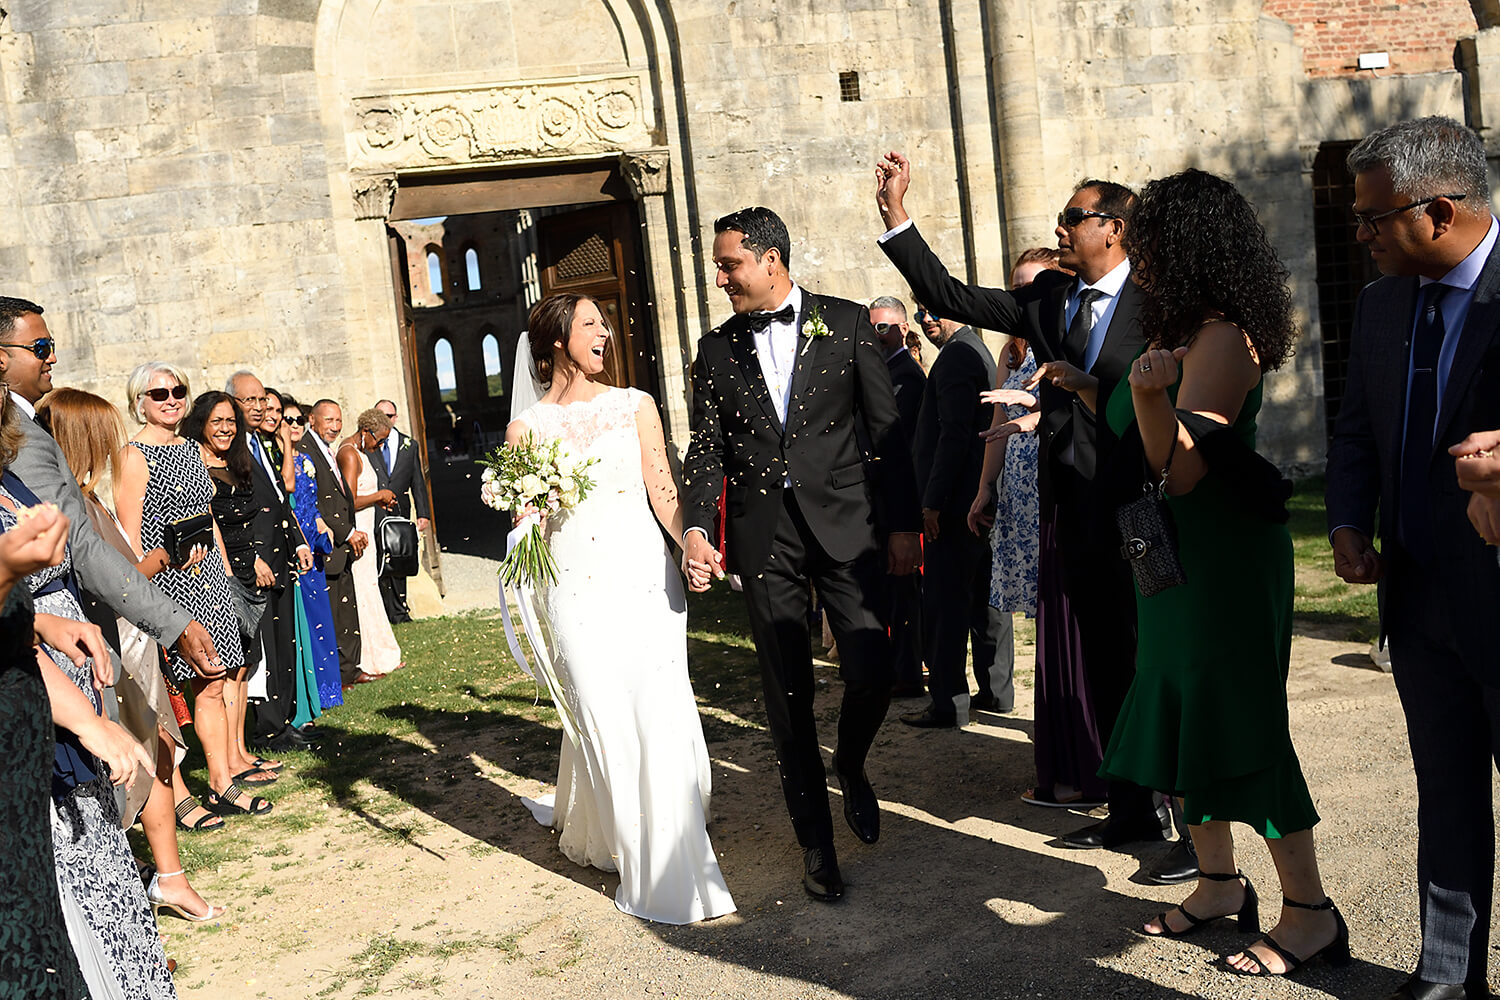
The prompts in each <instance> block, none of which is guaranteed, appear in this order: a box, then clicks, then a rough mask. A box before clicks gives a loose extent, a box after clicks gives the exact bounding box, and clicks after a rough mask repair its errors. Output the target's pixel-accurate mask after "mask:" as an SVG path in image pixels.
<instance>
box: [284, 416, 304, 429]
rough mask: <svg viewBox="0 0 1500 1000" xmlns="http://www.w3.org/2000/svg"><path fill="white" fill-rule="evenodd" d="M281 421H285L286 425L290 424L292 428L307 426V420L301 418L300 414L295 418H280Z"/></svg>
mask: <svg viewBox="0 0 1500 1000" xmlns="http://www.w3.org/2000/svg"><path fill="white" fill-rule="evenodd" d="M282 419H283V420H285V421H286V422H287V423H289V424H291V425H292V426H293V427H306V426H307V418H306V417H304V416H302V415H301V414H298V415H297V416H295V417H282Z"/></svg>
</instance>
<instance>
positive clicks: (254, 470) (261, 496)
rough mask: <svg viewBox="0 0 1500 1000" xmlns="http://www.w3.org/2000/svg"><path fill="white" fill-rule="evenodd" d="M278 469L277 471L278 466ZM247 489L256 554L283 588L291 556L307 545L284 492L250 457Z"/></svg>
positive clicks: (289, 577) (262, 440)
mask: <svg viewBox="0 0 1500 1000" xmlns="http://www.w3.org/2000/svg"><path fill="white" fill-rule="evenodd" d="M260 440H261V446H262V447H265V448H266V451H267V456H268V457H270V448H269V446H267V445H266V441H265V438H264V437H262V438H261V439H260ZM277 468H280V465H279V463H278V465H277ZM250 486H251V489H252V490H253V491H254V497H255V507H256V513H255V521H254V523H253V525H252V532H253V535H254V540H255V554H256V555H258V556H260V557H261V558H262V559H264V560H265V561H266V565H267V566H269V567H271V572H272V573H275V574H276V586H277V587H278V588H280V587H285V586H286V585H287V584H288V583H289V582H291V569H292V566H293V560H292V554H293V553H295V552H296V551H297V548H298V546H301V545H306V544H307V542H306V541H304V540H303V538H302V529H301V528H299V527H298V526H297V519H296V517H294V516H293V515H292V509H291V507H290V506H289V505H288V504H287V502H286V499H285V494H284V491H281V490H278V489H277V487H276V485H274V484H272V482H271V476H270V473H268V472H267V471H266V468H265V466H263V465H261V464H260V462H258V461H256V460H255V458H254V456H253V455H252V456H251V461H250Z"/></svg>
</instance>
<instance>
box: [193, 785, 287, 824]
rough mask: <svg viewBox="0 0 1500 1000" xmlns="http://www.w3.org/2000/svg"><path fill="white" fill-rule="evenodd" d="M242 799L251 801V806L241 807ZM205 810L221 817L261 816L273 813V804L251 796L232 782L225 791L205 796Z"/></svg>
mask: <svg viewBox="0 0 1500 1000" xmlns="http://www.w3.org/2000/svg"><path fill="white" fill-rule="evenodd" d="M241 799H249V800H250V804H249V805H240V800H241ZM203 808H205V809H207V810H208V811H209V812H211V813H217V814H218V815H220V816H233V815H235V814H237V813H246V814H248V815H251V816H260V815H263V814H265V813H268V812H270V811H271V802H270V800H269V799H263V798H261V797H260V796H259V795H251V794H249V793H248V792H246V791H245V790H244V789H243V788H241V787H240V786H239V785H236V784H235V783H234V782H232V781H231V782H230V783H229V787H228V788H226V789H224V791H222V792H209V793H208V794H207V795H205V796H203Z"/></svg>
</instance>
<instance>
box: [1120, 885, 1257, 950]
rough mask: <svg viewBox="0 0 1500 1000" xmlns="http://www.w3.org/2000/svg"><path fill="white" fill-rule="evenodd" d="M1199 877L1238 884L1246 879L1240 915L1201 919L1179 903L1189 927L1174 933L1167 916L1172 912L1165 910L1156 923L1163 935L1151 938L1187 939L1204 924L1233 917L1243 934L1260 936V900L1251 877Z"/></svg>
mask: <svg viewBox="0 0 1500 1000" xmlns="http://www.w3.org/2000/svg"><path fill="white" fill-rule="evenodd" d="M1198 877H1199V878H1206V879H1208V880H1209V881H1210V882H1238V881H1239V880H1240V879H1244V881H1245V901H1244V902H1243V903H1241V904H1240V909H1239V912H1238V913H1233V914H1230V913H1225V914H1222V915H1220V916H1217V917H1199V916H1194V915H1193V914H1192V913H1191V912H1189V911H1188V908H1187V907H1186V906H1183V905H1182V904H1181V903H1178V904H1177V912H1178V913H1181V914H1182V915H1183V916H1184V917H1186V918H1187V920H1188V925H1187V926H1186V927H1184V928H1183V929H1182V930H1180V931H1174V930H1173V929H1172V925H1171V924H1169V923H1167V914H1168V913H1170V912H1171V911H1170V910H1164V911H1163V912H1161V913H1158V914H1157V915H1156V922H1157V923H1159V924H1161V933H1160V934H1149V933H1148V936H1149V937H1167V938H1180V937H1187V936H1188V935H1189V934H1192V933H1194V932H1195V931H1197V930H1199V929H1201V928H1202V927H1203V925H1204V924H1211V923H1213V922H1214V921H1215V920H1227V919H1228V918H1229V917H1231V916H1233V917H1234V919H1235V923H1236V925H1237V927H1238V928H1239V932H1240V933H1241V934H1259V933H1260V899H1259V897H1258V896H1256V894H1255V886H1253V885H1251V884H1250V876H1248V875H1246V874H1245V873H1244V872H1240V871H1237V872H1199V873H1198Z"/></svg>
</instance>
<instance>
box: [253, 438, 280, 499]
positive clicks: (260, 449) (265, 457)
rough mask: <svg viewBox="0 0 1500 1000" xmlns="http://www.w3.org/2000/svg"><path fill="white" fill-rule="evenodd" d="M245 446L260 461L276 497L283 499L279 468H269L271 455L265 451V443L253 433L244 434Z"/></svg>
mask: <svg viewBox="0 0 1500 1000" xmlns="http://www.w3.org/2000/svg"><path fill="white" fill-rule="evenodd" d="M245 447H247V448H249V449H250V454H251V455H252V456H254V458H255V460H256V461H257V462H259V463H260V467H261V468H262V469H264V470H266V475H267V477H269V478H270V480H271V488H272V489H274V490H275V491H276V499H278V500H285V499H286V494H285V493H283V492H282V489H281V470H280V469H273V468H271V455H270V453H269V452H267V451H266V447H265V445H263V444H261V443H260V439H259V438H257V437H256V436H255V435H254V434H253V433H250V432H247V433H246V434H245Z"/></svg>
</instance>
